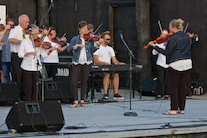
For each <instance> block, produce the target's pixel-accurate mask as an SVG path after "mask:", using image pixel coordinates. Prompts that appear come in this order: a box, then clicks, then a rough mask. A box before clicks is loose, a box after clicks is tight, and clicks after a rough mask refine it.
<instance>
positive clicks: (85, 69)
mask: <svg viewBox="0 0 207 138" xmlns="http://www.w3.org/2000/svg"><path fill="white" fill-rule="evenodd" d="M91 65H92V64H90V65H87V64H84V65H80V64H78V65H73V71H72V78H71V85H72V91H73V96H74V100H78V87H77V83H78V79H79V76H80V75H81V100H84V97H85V93H86V90H87V80H88V75H89V72H90V70H91Z"/></svg>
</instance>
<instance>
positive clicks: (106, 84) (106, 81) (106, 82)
mask: <svg viewBox="0 0 207 138" xmlns="http://www.w3.org/2000/svg"><path fill="white" fill-rule="evenodd" d="M109 82H110V73H105V75H104V78H103V87H104V94H108V88H109Z"/></svg>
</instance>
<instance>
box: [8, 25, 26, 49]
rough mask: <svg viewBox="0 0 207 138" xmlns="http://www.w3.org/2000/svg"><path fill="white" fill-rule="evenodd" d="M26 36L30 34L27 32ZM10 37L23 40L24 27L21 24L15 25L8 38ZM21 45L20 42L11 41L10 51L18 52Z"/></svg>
mask: <svg viewBox="0 0 207 138" xmlns="http://www.w3.org/2000/svg"><path fill="white" fill-rule="evenodd" d="M25 36H26V38H28V37H29V35H27V34H25ZM10 38H15V39H18V40H21V41H22V40H23V28H22V27H21V26H20V25H18V26H15V28H14V29H11V31H10V34H9V38H8V39H10ZM19 47H20V44H12V43H11V47H10V51H11V52H14V53H18V51H19Z"/></svg>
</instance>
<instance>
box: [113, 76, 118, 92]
mask: <svg viewBox="0 0 207 138" xmlns="http://www.w3.org/2000/svg"><path fill="white" fill-rule="evenodd" d="M113 85H114V94H117V93H118V88H119V73H113Z"/></svg>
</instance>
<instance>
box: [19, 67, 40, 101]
mask: <svg viewBox="0 0 207 138" xmlns="http://www.w3.org/2000/svg"><path fill="white" fill-rule="evenodd" d="M37 75H38V77H39V72H38V74H37V72H36V71H26V70H23V77H24V80H25V96H26V101H36V82H37Z"/></svg>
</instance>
